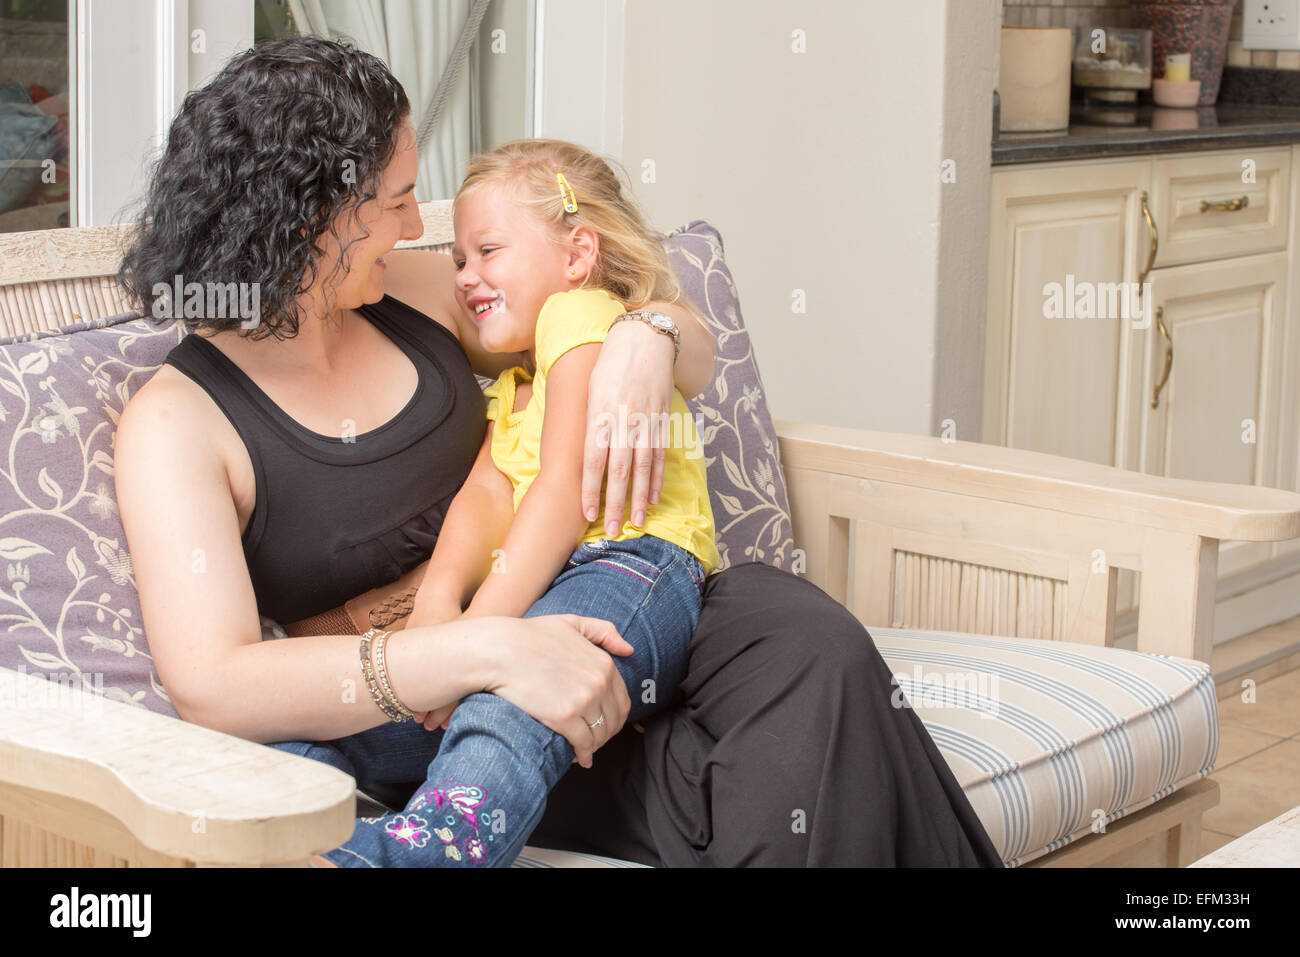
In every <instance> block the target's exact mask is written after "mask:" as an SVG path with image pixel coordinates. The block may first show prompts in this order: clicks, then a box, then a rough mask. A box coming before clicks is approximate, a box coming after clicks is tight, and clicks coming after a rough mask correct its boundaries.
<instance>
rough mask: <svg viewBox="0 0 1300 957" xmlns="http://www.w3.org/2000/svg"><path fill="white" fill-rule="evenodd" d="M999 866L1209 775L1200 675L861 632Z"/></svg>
mask: <svg viewBox="0 0 1300 957" xmlns="http://www.w3.org/2000/svg"><path fill="white" fill-rule="evenodd" d="M869 631H870V632H871V636H872V637H873V638H874V639H875V642H876V647H877V648H879V650H880V654H881V655H882V656H883V657H884V659H885V661H886V663H887V664H888V665H889V667H890V670H891V671H892V672H893V673H894V676H895V682H896V684H897V685H898V688H897V689H895V691H894V694H895V697H896V700H897V701H898V702H899V705H900V706H906V705H905V704H904V698H905V699H906V702H909V703H910V704H911V706H913V707H915V708H916V711H917V716H918V717H920V719H921V721H922V722H923V723H924V724H925V726H926V729H927V730H928V731H929V732H930V736H931V737H932V738H933V739H934V742H935V744H936V745H937V746H938V748H939V750H940V752H941V753H942V754H943V756H944V758H945V759H946V760H947V762H948V764H949V766H950V767H951V768H952V771H953V774H954V775H955V776H956V778H957V781H958V783H959V784H961V786H962V789H963V790H964V791H965V792H966V795H967V797H968V798H970V802H971V805H972V806H973V808H974V809H975V813H976V814H977V815H979V818H980V820H981V821H982V822H983V824H984V826H985V828H986V829H987V830H988V833H989V837H990V838H991V839H992V841H993V844H994V846H995V847H997V848H998V850H999V852H1000V853H1001V855H1002V859H1003V860H1004V861H1005V862H1006V863H1007V864H1008V865H1010V866H1016V865H1019V864H1024V863H1027V862H1029V861H1032V860H1034V859H1035V858H1037V857H1041V856H1043V855H1044V854H1047V853H1049V852H1051V851H1054V850H1056V849H1057V848H1060V847H1061V846H1063V845H1065V844H1068V843H1070V842H1071V841H1074V840H1077V839H1078V838H1080V837H1085V836H1087V835H1088V834H1091V833H1094V832H1099V831H1101V830H1102V829H1103V827H1104V825H1106V824H1109V823H1110V822H1112V821H1115V820H1118V819H1119V818H1122V817H1124V816H1125V815H1128V814H1132V813H1134V812H1135V811H1138V810H1141V809H1142V808H1144V807H1147V806H1148V805H1150V804H1153V803H1155V802H1156V801H1158V800H1160V799H1161V798H1164V797H1167V796H1168V795H1169V794H1171V793H1173V792H1174V791H1176V790H1178V789H1179V788H1181V787H1183V786H1184V785H1186V784H1190V783H1191V782H1193V781H1195V780H1197V779H1198V778H1203V777H1205V776H1206V775H1208V774H1209V773H1210V771H1212V770H1213V768H1214V761H1215V758H1216V756H1217V754H1218V750H1219V712H1218V701H1217V698H1216V697H1215V691H1214V682H1213V680H1212V679H1211V676H1210V668H1209V665H1206V664H1204V663H1203V662H1200V661H1193V660H1189V659H1185V658H1171V657H1169V656H1166V655H1151V654H1141V653H1138V652H1136V651H1126V650H1124V649H1121V648H1102V647H1096V646H1092V645H1079V644H1070V643H1067V642H1056V641H1042V640H1038V639H1032V638H992V637H986V636H983V635H970V634H962V633H956V632H937V631H918V630H915V629H909V630H906V631H904V630H899V629H895V628H877V627H872V628H870V629H869Z"/></svg>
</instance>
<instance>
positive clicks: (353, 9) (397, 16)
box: [289, 0, 478, 202]
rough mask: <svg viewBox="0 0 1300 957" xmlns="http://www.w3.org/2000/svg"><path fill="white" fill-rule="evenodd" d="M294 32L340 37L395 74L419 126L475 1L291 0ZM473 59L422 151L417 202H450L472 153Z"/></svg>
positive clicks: (474, 123) (475, 121)
mask: <svg viewBox="0 0 1300 957" xmlns="http://www.w3.org/2000/svg"><path fill="white" fill-rule="evenodd" d="M289 6H290V8H291V9H292V11H293V18H294V20H295V21H296V22H297V24H298V30H299V32H300V33H306V34H313V35H315V36H321V37H329V38H331V39H334V38H339V37H346V38H347V39H349V40H351V41H352V42H353V43H354V44H355V45H356V46H358V47H360V48H361V49H363V50H365V51H366V52H367V53H373V54H374V55H375V56H377V57H379V58H380V59H381V60H383V61H384V62H385V63H387V64H388V68H389V69H390V70H392V71H393V75H394V76H396V77H397V79H398V81H399V82H400V83H401V84H402V86H403V88H405V90H406V95H407V97H408V98H409V99H410V101H411V122H412V123H413V124H414V125H415V127H416V128H417V129H418V128H419V126H420V123H421V121H422V120H423V119H424V116H425V114H426V113H427V112H428V109H429V106H430V104H431V103H432V102H433V97H434V91H435V90H436V89H437V87H438V80H439V78H441V76H442V73H443V69H444V68H445V67H446V65H447V62H448V60H449V59H450V58H451V51H452V48H453V47H454V46H455V45H456V38H457V37H458V36H459V35H460V32H461V28H462V27H463V26H464V25H465V22H466V20H467V19H468V18H469V15H470V10H471V8H472V7H473V0H434V2H430V0H289ZM473 67H474V58H473V57H471V58H470V60H469V62H468V63H467V64H466V70H465V75H464V76H463V77H462V78H461V81H460V82H459V83H458V84H456V87H455V89H453V90H452V91H451V94H450V96H449V97H448V98H447V102H446V106H445V107H444V110H443V113H442V117H441V119H440V120H439V122H438V125H437V127H436V128H435V129H434V131H433V135H432V137H431V138H430V140H429V142H428V143H427V144H426V145H425V147H424V148H423V149H422V150H421V151H420V175H419V178H418V180H417V181H416V186H415V197H416V199H417V200H419V201H421V202H424V201H427V200H431V199H450V198H451V197H452V196H453V195H455V192H456V187H458V186H459V185H460V179H461V176H462V175H463V173H464V171H465V165H466V163H467V162H468V160H469V157H470V155H471V153H472V152H473V151H474V148H475V143H474V139H475V134H476V131H477V127H478V118H477V102H476V96H475V90H476V88H477V82H476V77H475V74H474V68H473Z"/></svg>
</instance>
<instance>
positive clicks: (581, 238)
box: [566, 226, 600, 282]
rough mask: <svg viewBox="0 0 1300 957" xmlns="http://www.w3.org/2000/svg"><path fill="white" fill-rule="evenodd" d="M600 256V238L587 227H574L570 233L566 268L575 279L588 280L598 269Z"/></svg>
mask: <svg viewBox="0 0 1300 957" xmlns="http://www.w3.org/2000/svg"><path fill="white" fill-rule="evenodd" d="M599 255H600V237H599V236H597V235H596V231H595V230H594V229H591V228H589V227H587V226H574V227H573V229H572V230H570V232H569V260H568V263H567V265H566V268H567V269H568V270H569V273H570V275H571V276H572V278H574V279H581V280H582V281H583V282H586V279H587V277H588V276H589V275H591V273H592V271H593V270H594V269H595V268H596V257H597V256H599Z"/></svg>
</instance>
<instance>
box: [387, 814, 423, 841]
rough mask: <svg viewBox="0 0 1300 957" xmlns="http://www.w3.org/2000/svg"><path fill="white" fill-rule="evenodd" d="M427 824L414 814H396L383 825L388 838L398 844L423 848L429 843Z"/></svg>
mask: <svg viewBox="0 0 1300 957" xmlns="http://www.w3.org/2000/svg"><path fill="white" fill-rule="evenodd" d="M428 827H429V822H428V821H426V820H425V819H424V818H422V817H417V816H416V815H414V814H398V815H397V816H396V817H394V818H393V819H392V820H391V821H389V822H388V824H387V825H385V827H384V830H385V831H386V832H387V834H388V836H389V837H391V838H393V839H394V840H396V841H397V842H398V843H399V844H409V845H410V846H411V847H424V845H425V844H427V843H429V831H428Z"/></svg>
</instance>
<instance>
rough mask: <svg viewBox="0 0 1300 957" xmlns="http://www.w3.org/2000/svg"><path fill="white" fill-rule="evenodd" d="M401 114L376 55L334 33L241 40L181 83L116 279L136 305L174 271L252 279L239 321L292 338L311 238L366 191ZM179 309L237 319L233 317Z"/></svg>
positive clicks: (190, 321) (311, 265)
mask: <svg viewBox="0 0 1300 957" xmlns="http://www.w3.org/2000/svg"><path fill="white" fill-rule="evenodd" d="M409 115H410V103H409V101H408V100H407V97H406V93H405V91H404V90H403V89H402V85H401V84H400V83H398V82H397V79H396V78H395V77H394V76H393V74H392V73H391V72H390V71H389V69H388V67H387V66H385V65H384V63H383V61H381V60H379V59H378V58H377V57H375V56H372V55H371V54H369V53H366V52H364V51H362V50H358V49H356V48H355V47H352V46H349V45H348V44H346V43H340V42H337V41H333V40H324V39H320V38H318V37H310V36H304V37H287V38H284V39H279V40H270V41H267V42H264V43H261V44H259V45H258V46H256V47H254V48H253V49H251V50H248V51H246V52H244V53H241V54H239V55H238V56H236V57H234V58H233V59H232V60H231V61H230V62H229V63H227V64H226V65H225V67H223V68H222V70H221V72H220V73H218V74H217V75H216V76H215V77H214V78H213V79H212V80H211V81H210V82H209V83H208V84H207V85H206V86H204V87H203V88H202V89H199V90H195V91H193V92H192V93H190V94H189V95H187V96H186V97H185V101H184V103H183V104H182V105H181V109H180V112H179V113H178V114H177V116H176V119H175V120H174V121H173V122H172V125H171V130H170V132H169V134H168V137H167V145H166V148H165V149H164V151H163V154H162V156H161V158H160V159H159V160H158V162H157V164H156V166H155V167H154V170H153V174H152V180H151V182H150V186H149V189H148V192H147V195H146V196H145V199H144V208H143V211H142V216H141V222H140V227H139V228H138V230H137V231H136V233H135V236H134V238H133V239H132V240H131V245H130V248H129V249H128V250H127V252H126V255H125V257H124V259H123V262H122V267H121V271H120V272H119V274H118V281H119V282H120V283H121V284H122V285H123V286H124V287H125V289H126V290H127V292H128V293H129V294H130V295H131V297H132V298H133V299H134V300H136V301H137V302H139V303H142V304H144V310H143V311H144V312H145V313H146V315H147V314H149V313H150V311H151V310H150V306H149V305H148V304H149V303H150V302H151V301H152V299H153V290H154V287H155V285H156V284H159V283H161V284H165V285H167V286H169V287H170V286H172V285H173V283H174V281H175V278H176V277H177V276H180V277H182V281H183V283H185V284H189V283H191V282H197V283H203V284H207V283H217V284H221V285H222V286H226V285H227V284H229V283H257V284H258V289H259V293H258V295H259V305H260V311H261V321H260V323H259V324H258V325H257V326H256V327H255V328H254V329H253V330H252V331H251V332H249V333H247V334H248V335H249V336H250V337H251V338H253V339H263V338H265V337H266V336H268V335H272V334H273V335H275V336H276V337H277V338H279V339H290V338H293V337H294V336H295V335H297V333H298V325H299V322H300V320H301V318H302V317H301V315H300V308H299V305H298V297H299V296H300V295H301V294H302V293H303V292H304V291H306V290H307V289H308V288H310V287H311V286H312V284H313V283H314V282H315V281H316V278H317V258H318V257H319V255H320V253H319V250H318V249H317V240H319V239H320V238H321V236H322V235H323V234H324V233H325V232H326V230H328V229H330V223H331V221H332V220H333V219H334V217H335V216H337V215H338V214H339V213H340V212H343V211H344V210H348V209H351V210H353V211H355V209H356V207H358V206H360V205H361V203H363V202H365V201H366V200H368V199H372V198H373V197H374V195H375V185H376V180H377V178H378V174H379V173H380V172H381V171H382V170H383V168H384V166H385V165H386V164H387V163H388V161H389V159H390V158H391V157H392V155H393V153H394V151H395V149H396V145H397V135H398V128H399V124H400V123H401V121H402V120H403V119H404V118H405V117H407V116H409ZM336 238H337V237H336ZM341 258H342V254H340V259H341ZM179 306H180V303H177V304H176V307H177V310H178V312H179ZM186 323H187V326H188V327H189V329H190V330H191V331H195V330H198V329H208V330H212V331H218V330H225V329H237V328H239V327H240V319H239V318H238V317H231V318H216V317H213V316H209V315H205V316H203V317H201V318H187V319H186Z"/></svg>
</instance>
